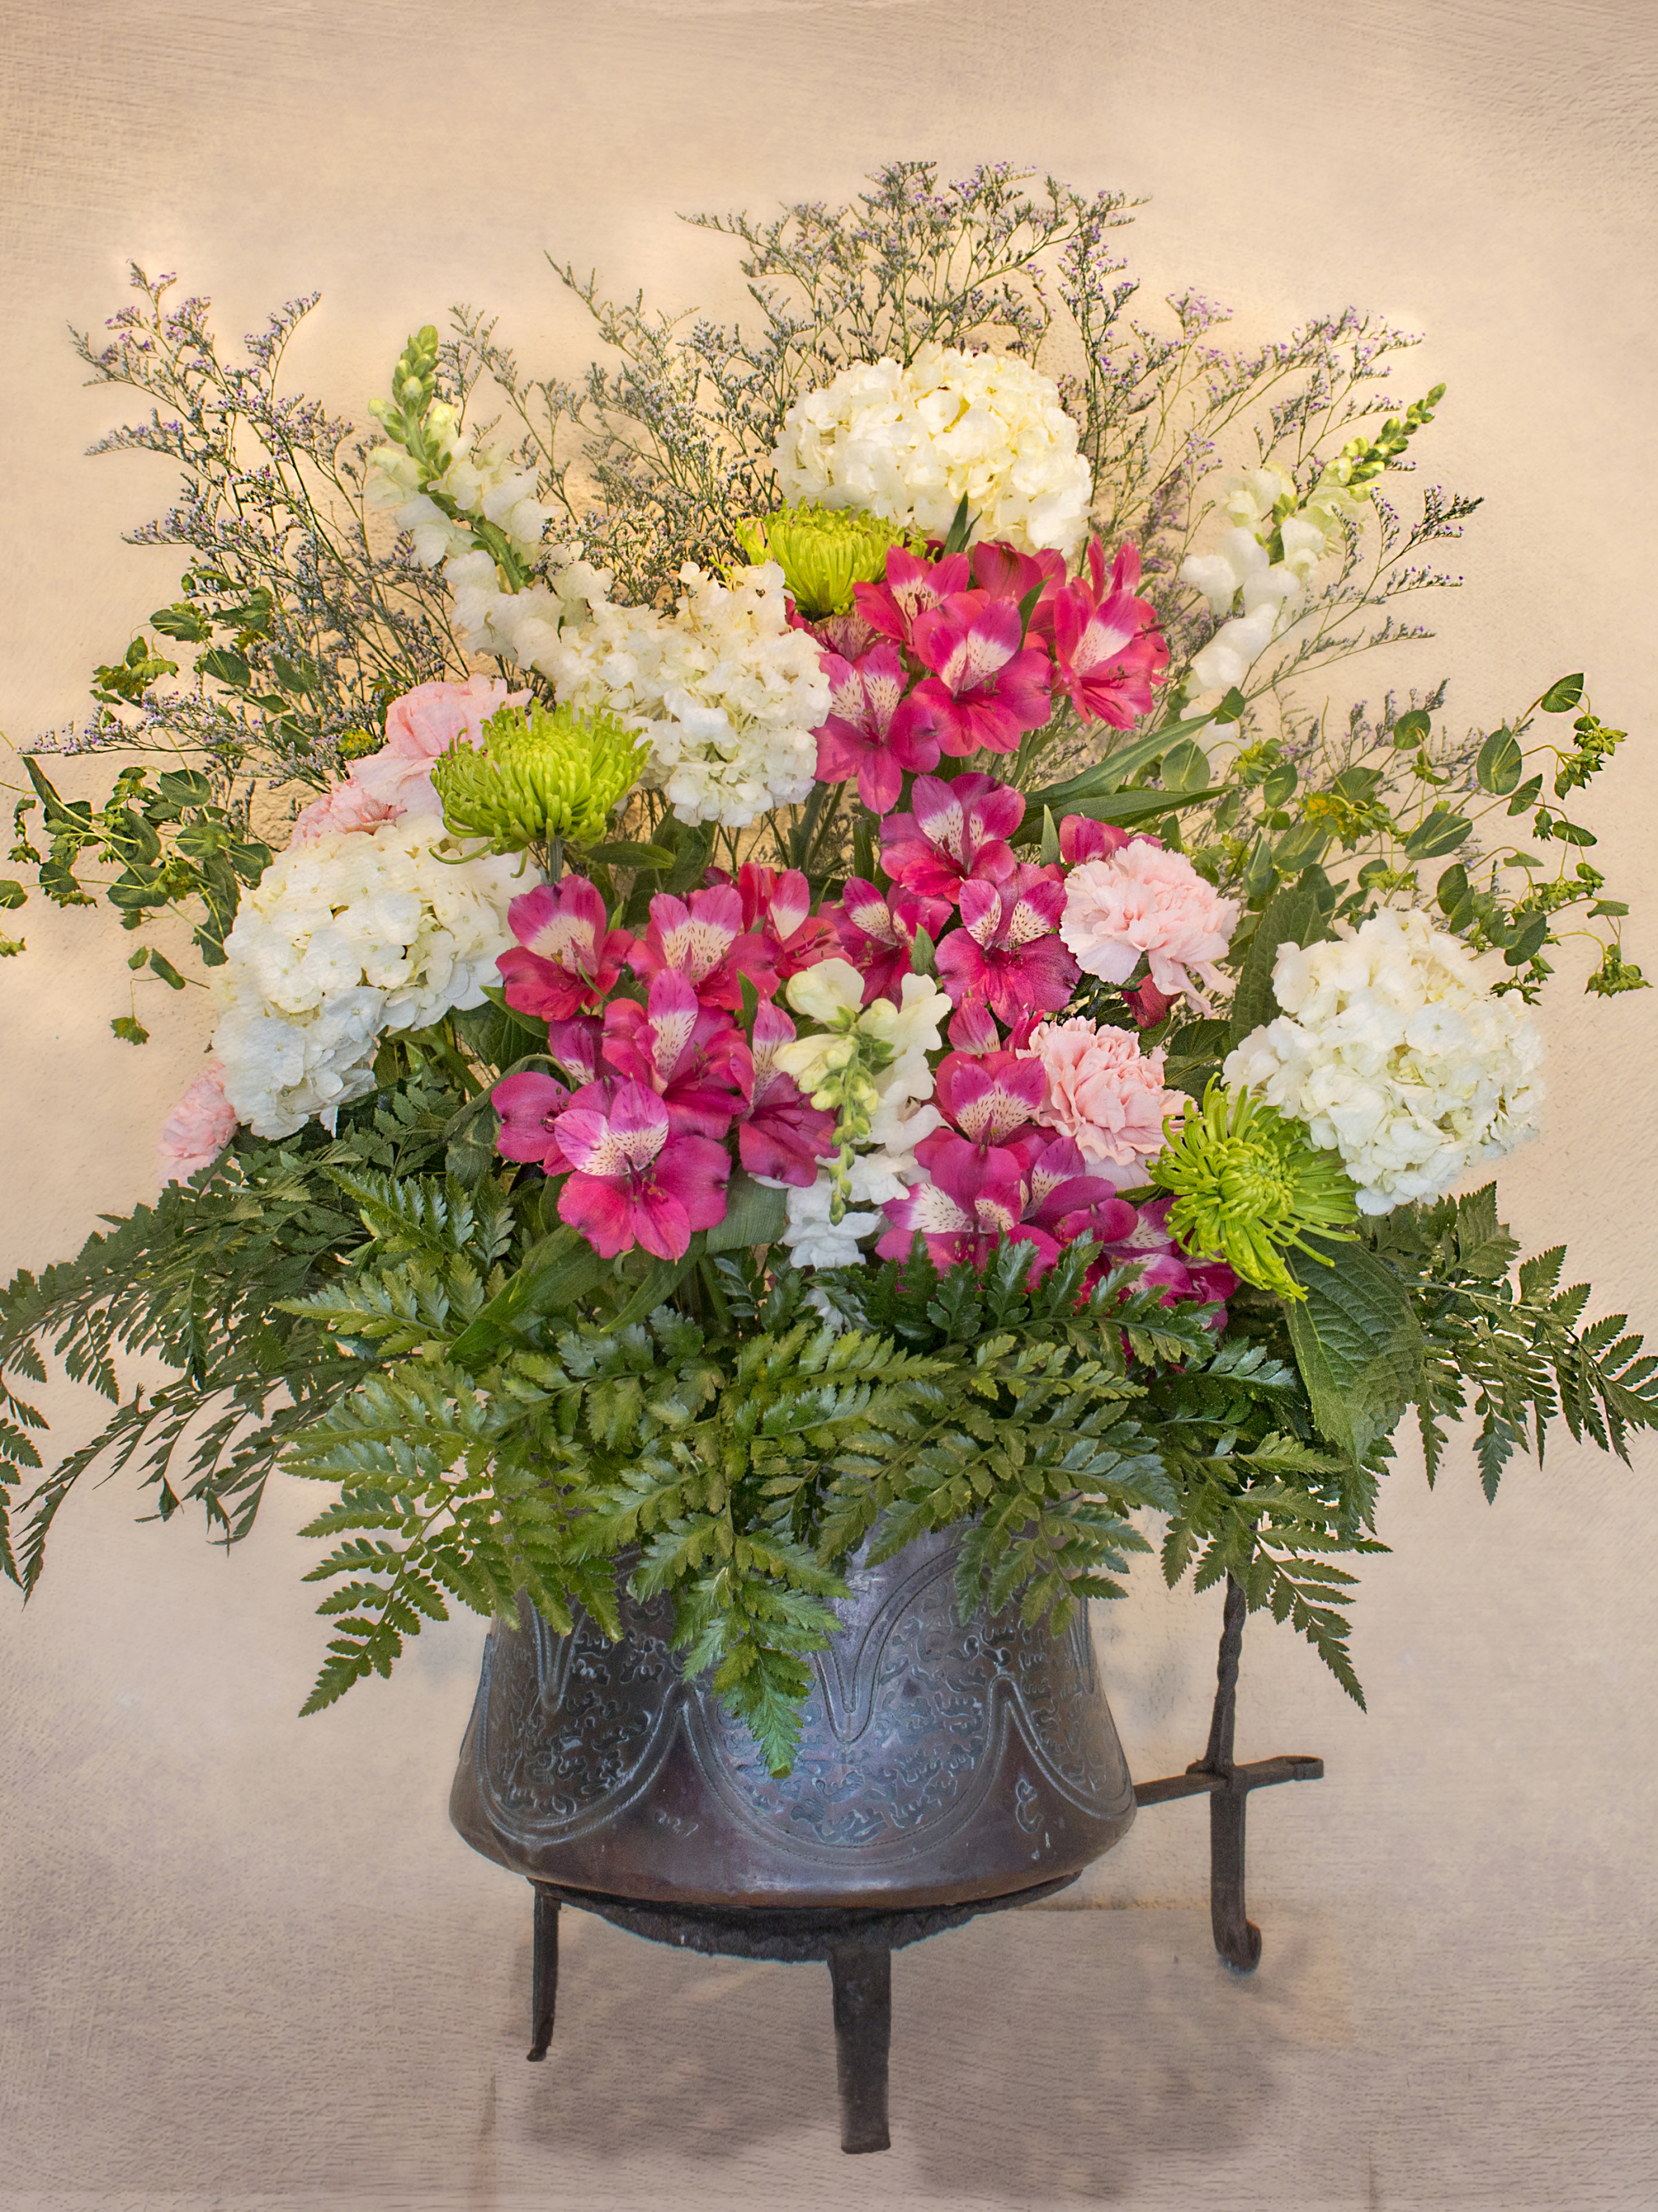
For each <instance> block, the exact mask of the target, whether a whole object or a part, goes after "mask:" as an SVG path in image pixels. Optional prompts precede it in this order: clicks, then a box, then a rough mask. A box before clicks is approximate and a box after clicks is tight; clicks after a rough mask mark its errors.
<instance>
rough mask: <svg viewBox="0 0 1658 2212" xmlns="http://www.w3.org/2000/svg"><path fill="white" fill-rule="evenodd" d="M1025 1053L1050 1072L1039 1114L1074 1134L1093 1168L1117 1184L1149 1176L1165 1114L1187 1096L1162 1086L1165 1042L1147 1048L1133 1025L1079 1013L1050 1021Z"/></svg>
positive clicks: (1179, 1110)
mask: <svg viewBox="0 0 1658 2212" xmlns="http://www.w3.org/2000/svg"><path fill="white" fill-rule="evenodd" d="M1020 1057H1021V1058H1022V1059H1028V1060H1040V1061H1041V1062H1042V1072H1043V1073H1044V1074H1045V1075H1046V1076H1047V1078H1048V1103H1047V1104H1046V1105H1045V1106H1044V1107H1043V1109H1042V1113H1041V1114H1040V1115H1039V1116H1038V1117H1037V1118H1038V1119H1039V1120H1041V1121H1046V1122H1047V1123H1048V1126H1049V1127H1051V1128H1054V1129H1058V1130H1060V1131H1061V1132H1062V1133H1063V1134H1065V1135H1066V1136H1067V1137H1069V1138H1070V1139H1071V1141H1072V1144H1073V1145H1075V1146H1076V1147H1077V1150H1078V1152H1080V1153H1081V1154H1082V1156H1083V1158H1084V1159H1085V1160H1086V1161H1087V1162H1088V1164H1089V1168H1090V1172H1091V1173H1093V1174H1096V1175H1098V1176H1102V1178H1103V1179H1105V1180H1107V1181H1108V1182H1110V1183H1111V1184H1112V1185H1113V1186H1114V1188H1116V1189H1118V1190H1127V1189H1128V1188H1130V1187H1131V1186H1132V1185H1133V1184H1134V1183H1137V1182H1144V1181H1145V1173H1144V1170H1145V1166H1146V1164H1147V1163H1148V1162H1149V1161H1151V1160H1154V1159H1155V1158H1157V1154H1158V1153H1159V1152H1162V1150H1163V1123H1164V1121H1166V1120H1168V1118H1169V1116H1170V1115H1181V1114H1184V1112H1185V1111H1186V1107H1187V1098H1186V1095H1185V1093H1184V1092H1183V1091H1165V1090H1164V1089H1163V1048H1162V1047H1161V1046H1159V1047H1158V1048H1157V1050H1156V1051H1155V1052H1150V1053H1146V1052H1142V1051H1141V1050H1140V1048H1139V1039H1138V1038H1137V1037H1136V1036H1135V1035H1134V1033H1133V1030H1115V1029H1109V1028H1106V1029H1096V1027H1095V1025H1094V1024H1093V1023H1092V1022H1090V1021H1087V1020H1085V1019H1084V1018H1082V1017H1081V1016H1080V1015H1079V1016H1077V1017H1076V1018H1073V1019H1072V1020H1071V1021H1068V1022H1043V1023H1042V1024H1041V1026H1040V1027H1039V1028H1037V1029H1035V1030H1032V1031H1031V1033H1030V1043H1029V1048H1028V1050H1027V1051H1026V1052H1024V1053H1023V1054H1021V1055H1020Z"/></svg>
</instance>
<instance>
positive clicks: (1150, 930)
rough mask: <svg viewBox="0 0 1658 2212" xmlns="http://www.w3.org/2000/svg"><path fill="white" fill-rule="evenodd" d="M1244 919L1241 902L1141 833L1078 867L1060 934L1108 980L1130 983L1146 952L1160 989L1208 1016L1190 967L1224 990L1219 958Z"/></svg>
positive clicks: (1082, 963) (1084, 964) (1084, 963)
mask: <svg viewBox="0 0 1658 2212" xmlns="http://www.w3.org/2000/svg"><path fill="white" fill-rule="evenodd" d="M1237 918H1238V903H1237V901H1236V899H1224V898H1222V897H1221V896H1220V895H1219V893H1218V891H1217V890H1215V888H1214V886H1213V885H1212V884H1207V883H1206V882H1205V881H1204V879H1203V878H1202V877H1201V876H1200V875H1199V873H1198V872H1197V870H1196V869H1195V868H1194V867H1193V866H1192V863H1191V862H1190V860H1187V857H1186V855H1185V854H1183V853H1171V852H1169V851H1168V850H1167V849H1166V848H1164V847H1163V846H1161V845H1153V844H1151V843H1150V842H1147V841H1145V840H1143V839H1139V838H1136V839H1135V840H1134V841H1133V842H1132V843H1130V844H1127V845H1125V846H1124V847H1123V848H1122V849H1121V852H1117V853H1113V854H1111V855H1110V857H1109V858H1108V859H1106V860H1084V862H1083V864H1082V865H1081V866H1080V867H1076V868H1072V871H1071V873H1070V875H1069V876H1068V877H1067V878H1066V886H1065V912H1064V914H1063V915H1061V917H1060V937H1061V938H1062V939H1064V940H1065V944H1066V950H1067V951H1070V952H1072V954H1074V955H1075V957H1076V959H1077V963H1078V966H1079V967H1081V968H1083V969H1085V970H1086V971H1087V973H1088V974H1089V975H1099V976H1102V977H1103V979H1104V980H1105V981H1107V982H1108V983H1126V982H1127V981H1128V979H1129V977H1130V976H1131V975H1133V972H1134V970H1135V969H1136V968H1137V967H1139V963H1140V958H1141V956H1142V955H1144V956H1145V958H1146V959H1147V961H1148V962H1149V963H1150V965H1151V981H1153V982H1154V983H1155V984H1156V985H1157V988H1158V990H1159V991H1163V992H1165V993H1168V994H1170V995H1172V994H1174V993H1175V992H1176V991H1185V992H1187V993H1188V994H1189V995H1190V996H1191V998H1192V1000H1193V1003H1194V1004H1195V1005H1196V1006H1198V1007H1199V1010H1200V1011H1202V1012H1205V1013H1207V1012H1209V1008H1208V1006H1207V1004H1206V1001H1205V1000H1204V999H1203V997H1202V996H1201V994H1200V993H1199V991H1198V989H1197V987H1196V986H1195V985H1194V984H1193V981H1192V976H1191V975H1189V974H1188V973H1187V970H1188V969H1195V971H1196V973H1197V974H1198V975H1199V977H1200V978H1201V979H1202V981H1204V983H1206V985H1207V986H1208V987H1209V988H1210V989H1211V990H1213V989H1215V988H1217V987H1218V985H1219V983H1220V981H1221V978H1220V975H1219V973H1218V970H1217V969H1216V968H1215V966H1214V964H1213V963H1215V962H1216V961H1217V960H1218V959H1219V958H1220V957H1221V955H1222V954H1223V953H1224V951H1226V948H1227V946H1228V945H1230V943H1231V941H1232V931H1233V928H1234V927H1235V926H1236V921H1237Z"/></svg>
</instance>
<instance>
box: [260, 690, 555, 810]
mask: <svg viewBox="0 0 1658 2212" xmlns="http://www.w3.org/2000/svg"><path fill="white" fill-rule="evenodd" d="M529 696H530V695H529V693H528V692H527V691H509V690H507V686H506V684H503V683H502V682H501V680H500V678H498V677H494V676H469V677H468V678H467V679H466V681H465V683H464V684H417V685H416V688H415V689H414V690H412V691H407V692H405V693H404V696H403V697H402V698H401V699H394V700H393V701H392V704H391V705H390V706H389V707H388V708H386V743H385V744H383V745H382V746H381V747H380V750H379V751H378V752H376V753H369V754H367V755H366V756H365V757H364V758H363V759H361V760H360V761H357V762H355V763H354V764H353V767H352V769H351V773H350V774H349V775H348V776H347V777H346V779H345V781H344V782H343V783H337V784H336V785H335V787H334V788H333V790H332V791H326V792H325V793H323V795H322V797H321V798H320V799H317V800H315V801H314V802H313V804H312V805H309V806H307V808H306V810H305V811H304V813H303V814H301V816H300V817H299V819H298V820H297V821H296V822H295V824H294V834H293V836H292V838H291V839H290V840H289V842H290V843H292V844H295V845H310V844H313V843H314V842H315V841H316V840H317V839H318V838H319V837H322V836H327V835H329V834H330V833H331V832H332V831H334V830H337V829H376V828H378V826H379V825H380V823H382V822H400V821H402V819H403V817H404V815H406V814H414V815H427V814H430V815H440V814H441V813H442V811H443V809H442V807H441V806H440V804H439V801H438V795H437V793H436V792H435V791H434V790H433V788H432V763H433V762H434V760H435V759H436V758H437V757H438V755H439V754H440V752H445V751H446V750H448V748H449V747H450V746H451V745H452V744H454V743H455V742H456V740H457V739H458V738H463V737H464V738H465V739H466V741H467V743H468V744H474V745H477V744H483V725H484V724H485V722H487V721H488V720H489V717H490V715H491V714H495V712H496V711H497V709H498V708H502V707H521V706H522V705H523V704H524V702H525V700H526V699H527V698H528V697H529Z"/></svg>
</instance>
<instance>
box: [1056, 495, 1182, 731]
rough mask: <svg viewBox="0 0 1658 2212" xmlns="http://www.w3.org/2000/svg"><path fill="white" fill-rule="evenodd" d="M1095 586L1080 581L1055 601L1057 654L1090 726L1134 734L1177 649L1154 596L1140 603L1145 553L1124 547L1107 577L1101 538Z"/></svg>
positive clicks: (1095, 554) (1094, 548)
mask: <svg viewBox="0 0 1658 2212" xmlns="http://www.w3.org/2000/svg"><path fill="white" fill-rule="evenodd" d="M1088 573H1089V581H1088V582H1086V583H1084V580H1082V578H1081V577H1080V576H1079V577H1078V578H1077V580H1075V582H1074V583H1070V584H1067V585H1066V586H1065V588H1064V590H1063V591H1061V592H1060V593H1059V594H1058V596H1057V598H1056V599H1055V600H1054V659H1055V660H1056V661H1057V663H1058V665H1059V671H1060V682H1061V683H1062V684H1064V686H1065V688H1066V690H1067V691H1068V692H1069V693H1070V694H1071V697H1072V702H1073V704H1074V705H1075V707H1076V709H1077V712H1078V714H1081V715H1082V716H1083V717H1084V720H1087V721H1090V722H1109V723H1110V724H1111V725H1112V726H1113V727H1114V728H1115V729H1119V730H1123V729H1127V726H1128V725H1129V724H1130V723H1131V722H1133V721H1136V720H1138V719H1139V716H1140V715H1142V714H1149V713H1150V712H1151V687H1152V685H1153V684H1161V683H1162V681H1163V674H1164V671H1166V669H1167V668H1168V666H1169V647H1168V646H1167V644H1166V643H1165V642H1164V641H1163V632H1162V630H1161V629H1158V627H1157V611H1156V609H1155V608H1154V607H1153V606H1152V605H1151V601H1150V600H1149V599H1136V598H1135V597H1134V594H1133V586H1134V585H1135V584H1137V583H1138V582H1139V574H1140V556H1139V550H1138V548H1136V547H1135V546H1133V545H1121V546H1119V547H1118V549H1117V557H1116V560H1115V562H1114V563H1113V564H1112V569H1111V576H1110V580H1109V582H1108V581H1107V580H1106V574H1105V550H1104V548H1103V547H1102V545H1101V544H1100V541H1099V539H1098V538H1095V539H1094V541H1093V543H1092V544H1090V547H1089V549H1088Z"/></svg>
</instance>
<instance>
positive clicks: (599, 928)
mask: <svg viewBox="0 0 1658 2212" xmlns="http://www.w3.org/2000/svg"><path fill="white" fill-rule="evenodd" d="M507 927H508V928H509V929H510V930H511V931H512V933H513V936H514V937H515V938H517V939H518V943H517V945H512V946H509V947H508V948H507V951H505V952H503V953H502V954H501V957H500V958H499V959H498V960H497V962H496V963H495V965H496V966H497V967H498V968H499V969H500V970H501V981H503V983H504V984H505V985H506V987H507V992H506V995H507V1005H508V1006H511V1007H512V1008H513V1011H514V1012H517V1013H520V1014H538V1015H539V1016H540V1017H541V1018H543V1020H544V1021H550V1022H563V1021H568V1020H569V1018H570V1017H571V1016H572V1015H573V1014H580V1013H585V1012H587V1011H588V1010H589V1009H591V1008H592V1007H595V1006H602V1005H603V1003H604V996H605V994H606V993H607V992H608V991H609V990H610V987H611V986H612V985H613V984H614V983H615V981H616V977H617V976H618V975H620V974H621V973H622V963H623V960H624V959H625V958H626V957H627V952H628V946H629V943H630V942H631V940H630V939H629V936H628V933H627V932H626V931H625V930H620V929H610V928H608V927H606V924H605V916H604V900H603V899H602V898H601V897H600V896H599V895H598V892H597V891H596V890H594V888H593V886H592V884H590V883H589V882H588V881H587V879H586V877H585V876H566V877H565V878H564V880H563V881H562V883H558V884H537V886H536V888H535V889H534V890H529V891H525V892H524V893H522V895H521V896H519V897H518V898H515V899H514V900H513V902H512V904H511V905H510V906H509V907H508V908H507Z"/></svg>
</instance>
